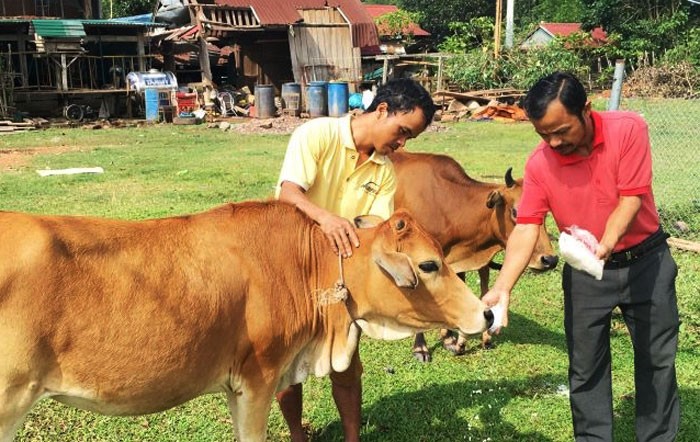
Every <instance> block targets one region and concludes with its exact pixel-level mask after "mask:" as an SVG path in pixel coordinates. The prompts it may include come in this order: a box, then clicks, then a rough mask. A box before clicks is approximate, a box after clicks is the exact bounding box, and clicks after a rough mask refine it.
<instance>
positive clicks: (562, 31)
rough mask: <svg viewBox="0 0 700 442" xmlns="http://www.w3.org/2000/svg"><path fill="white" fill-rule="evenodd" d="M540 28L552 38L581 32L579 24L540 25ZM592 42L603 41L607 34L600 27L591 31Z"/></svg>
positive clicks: (543, 23)
mask: <svg viewBox="0 0 700 442" xmlns="http://www.w3.org/2000/svg"><path fill="white" fill-rule="evenodd" d="M540 28H542V29H544V30H545V31H546V32H548V33H549V34H550V35H552V36H557V37H566V36H567V35H571V34H573V33H574V32H581V31H582V29H581V23H545V22H542V23H540ZM591 37H593V39H594V40H600V41H605V40H606V39H607V38H608V34H607V33H606V32H605V31H604V30H603V28H601V27H600V26H599V27H597V28H595V29H593V30H592V31H591Z"/></svg>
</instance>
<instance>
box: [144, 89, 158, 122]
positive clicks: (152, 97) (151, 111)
mask: <svg viewBox="0 0 700 442" xmlns="http://www.w3.org/2000/svg"><path fill="white" fill-rule="evenodd" d="M143 95H144V99H145V101H146V121H158V89H154V88H146V89H144V94H143Z"/></svg>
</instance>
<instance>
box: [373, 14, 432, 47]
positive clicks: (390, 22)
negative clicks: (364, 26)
mask: <svg viewBox="0 0 700 442" xmlns="http://www.w3.org/2000/svg"><path fill="white" fill-rule="evenodd" d="M420 21H421V14H420V13H418V12H408V11H404V10H403V9H399V10H398V11H395V12H391V13H389V14H384V15H382V16H380V17H377V18H376V19H375V20H374V23H375V24H376V25H377V28H378V29H379V30H380V31H381V33H382V34H388V35H390V36H391V38H394V39H397V40H402V39H403V40H406V39H410V38H411V37H412V36H413V34H412V33H411V31H410V25H411V24H413V23H420Z"/></svg>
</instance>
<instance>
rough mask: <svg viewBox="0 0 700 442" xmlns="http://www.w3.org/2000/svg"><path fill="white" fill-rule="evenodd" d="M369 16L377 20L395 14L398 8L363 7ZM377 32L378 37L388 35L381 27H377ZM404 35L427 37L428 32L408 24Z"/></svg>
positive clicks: (381, 6)
mask: <svg viewBox="0 0 700 442" xmlns="http://www.w3.org/2000/svg"><path fill="white" fill-rule="evenodd" d="M363 6H364V7H365V9H366V10H367V12H368V13H369V15H370V16H371V17H372V18H375V19H376V18H379V17H381V16H382V15H386V14H391V13H393V12H396V11H398V10H399V8H398V7H396V6H394V5H363ZM377 28H378V29H377V31H378V32H379V35H388V33H389V31H388V30H386V29H382V27H381V26H377ZM402 32H403V33H404V34H413V35H414V36H417V37H429V36H430V32H428V31H426V30H425V29H423V28H421V27H420V26H418V25H417V24H416V23H410V24H409V25H408V26H406V28H405V29H403V30H402Z"/></svg>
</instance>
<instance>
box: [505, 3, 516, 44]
mask: <svg viewBox="0 0 700 442" xmlns="http://www.w3.org/2000/svg"><path fill="white" fill-rule="evenodd" d="M514 10H515V0H507V2H506V43H505V47H506V49H510V48H512V47H513V17H514V15H515V12H514Z"/></svg>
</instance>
